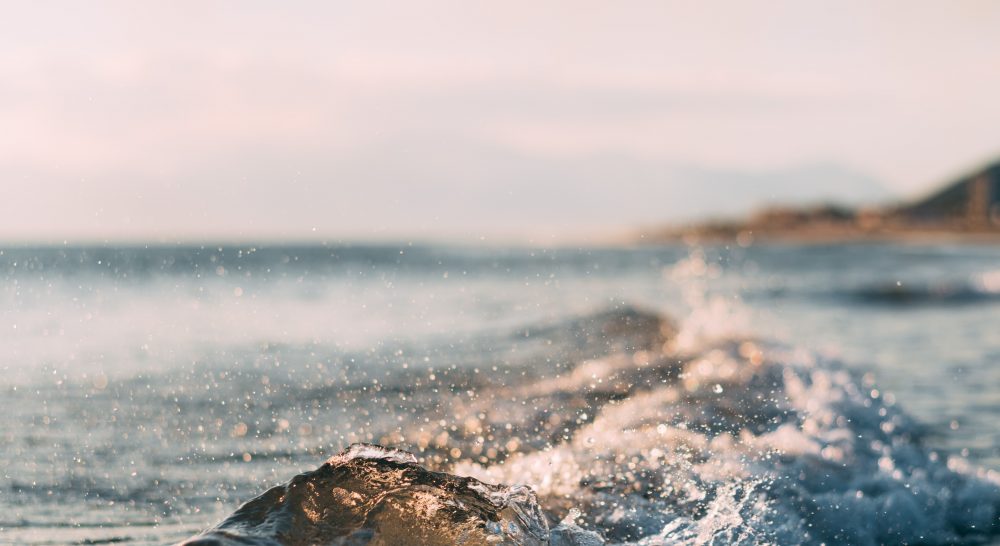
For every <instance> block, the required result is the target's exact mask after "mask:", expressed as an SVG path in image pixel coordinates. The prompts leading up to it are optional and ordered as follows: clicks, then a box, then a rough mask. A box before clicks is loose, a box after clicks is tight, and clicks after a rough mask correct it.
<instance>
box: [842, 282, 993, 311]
mask: <svg viewBox="0 0 1000 546" xmlns="http://www.w3.org/2000/svg"><path fill="white" fill-rule="evenodd" d="M841 295H842V297H844V298H845V299H848V300H851V301H855V302H859V303H863V304H871V305H891V306H897V305H967V304H977V303H995V302H1000V291H994V290H987V289H984V288H983V287H981V286H980V285H978V284H975V283H939V284H924V285H916V286H914V285H909V284H897V283H884V284H874V285H869V286H862V287H860V288H856V289H853V290H849V291H846V292H844V293H842V294H841Z"/></svg>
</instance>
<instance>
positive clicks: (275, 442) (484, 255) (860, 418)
mask: <svg viewBox="0 0 1000 546" xmlns="http://www.w3.org/2000/svg"><path fill="white" fill-rule="evenodd" d="M0 278H2V280H3V282H2V285H0V344H2V347H3V350H2V351H0V370H2V375H0V393H2V394H0V411H2V412H3V413H4V414H5V418H4V419H2V420H0V461H2V468H3V471H2V474H0V480H2V483H0V512H2V515H0V543H4V544H18V545H42V544H47V545H68V544H104V543H115V544H129V545H132V544H170V543H175V542H179V541H182V540H184V539H186V538H188V537H190V536H192V535H195V534H197V533H199V532H200V531H202V530H203V529H206V528H208V527H211V526H213V525H215V524H216V523H218V522H219V521H221V520H223V519H225V518H226V517H227V516H228V515H229V514H231V513H233V511H234V510H236V508H237V507H238V506H239V505H240V504H241V503H243V502H246V501H248V500H250V499H252V498H254V497H256V496H257V495H259V494H261V493H263V492H264V491H265V490H267V489H268V488H269V487H272V486H275V485H278V484H282V483H284V482H287V481H288V480H290V479H291V478H292V477H293V476H295V475H296V474H299V473H302V472H307V471H311V470H313V469H316V468H317V467H319V466H320V465H322V464H323V462H324V461H326V460H327V459H329V458H330V457H331V456H335V455H337V454H338V453H341V452H342V451H343V450H345V449H347V448H348V447H349V446H351V445H352V444H356V443H369V444H379V445H383V446H386V447H390V448H395V449H399V450H404V451H406V452H409V453H410V454H412V459H408V458H406V457H410V455H405V456H404V455H399V456H398V457H397V456H395V455H393V456H392V457H396V458H392V457H390V459H391V461H397V462H398V461H403V462H399V463H398V464H404V463H405V464H411V463H412V464H417V465H420V466H421V467H425V468H427V469H430V470H434V471H437V472H442V473H447V474H448V475H457V476H472V477H474V478H477V479H479V480H482V481H483V482H486V483H490V484H503V485H504V487H508V486H511V487H512V486H515V485H521V486H527V487H528V488H529V489H524V490H522V489H517V491H521V492H522V493H523V494H524V495H527V496H530V497H531V499H529V500H530V502H529V500H524V501H523V502H525V503H528V504H530V505H531V506H532V508H531V510H534V512H532V511H531V510H529V511H528V512H527V513H530V514H536V516H537V518H536V519H539V521H540V522H541V523H540V524H539V525H541V528H545V527H546V526H550V527H552V528H553V529H554V528H555V526H556V524H557V523H558V522H563V523H562V526H563V528H565V529H571V530H572V533H577V535H573V536H578V537H584V538H579V539H578V542H572V540H571V541H570V542H566V543H567V544H569V543H574V544H603V543H606V544H643V545H654V544H735V543H743V544H903V543H906V544H982V543H995V542H996V540H997V538H998V536H1000V474H998V471H1000V247H997V246H988V245H984V246H977V245H971V244H889V243H856V244H829V245H791V244H787V245H786V244H766V245H765V244H755V245H750V246H748V247H746V248H744V247H740V246H736V245H733V246H723V245H715V246H712V245H709V246H691V245H675V246H663V247H654V246H647V247H637V248H599V247H595V248H524V247H516V248H494V247H466V246H446V245H419V244H398V245H393V244H382V245H361V244H356V245H350V244H338V245H319V244H316V245H299V246H289V245H284V246H283V245H277V244H262V245H256V246H255V245H209V246H170V245H165V246H149V247H144V246H133V247H105V246H99V247H69V246H65V247H63V246H56V247H45V248H27V247H7V248H3V249H2V250H0ZM357 449H359V448H355V450H357ZM365 449H369V448H365ZM370 449H371V450H375V449H376V448H370ZM365 453H371V452H365ZM375 453H381V452H375ZM366 456H367V455H366ZM400 457H403V458H400ZM404 459H405V460H404ZM337 460H341V461H347V460H348V459H347V458H344V457H343V456H342V458H341V459H337ZM407 461H409V462H407ZM397 462H393V463H392V464H397ZM344 464H347V463H344ZM352 464H353V463H352ZM345 468H347V467H345ZM351 468H353V467H351ZM442 479H444V478H442ZM463 483H464V482H463ZM497 491H501V489H498V490H497ZM502 491H506V492H510V491H514V489H502ZM528 491H530V495H529V493H528ZM519 494H521V493H519ZM519 498H520V497H519ZM525 498H527V497H525ZM518 502H521V501H518ZM401 506H402V508H401V509H400V510H401V512H400V514H397V516H394V517H397V518H403V519H405V518H408V517H410V516H411V515H412V517H414V518H418V517H419V515H418V514H416V513H414V514H409V515H408V512H407V507H406V504H405V503H403V504H401ZM519 506H520V505H519ZM519 513H520V512H519ZM533 517H535V516H533ZM529 519H531V518H529ZM240 529H241V530H240V531H239V532H245V533H248V535H247V536H254V535H253V533H258V532H263V531H261V530H260V529H256V530H254V529H252V528H251V526H249V525H244V526H242V527H240ZM288 532H289V533H292V535H290V536H294V533H295V532H296V530H295V529H294V528H293V529H291V530H290V531H288ZM506 532H507V531H505V530H504V529H500V530H499V531H497V533H499V534H498V535H497V536H498V537H500V536H501V535H502V537H503V540H506V541H507V542H503V541H502V540H501V539H500V538H498V539H497V543H524V544H528V543H534V542H530V541H529V540H527V539H524V541H521V542H518V540H520V539H516V538H511V536H513V535H510V536H508V535H507V534H504V533H506ZM553 532H554V531H553ZM572 533H570V534H572ZM543 534H544V533H543ZM539 536H542V535H539ZM553 536H555V535H553ZM567 536H569V535H567ZM258 538H259V539H260V540H261V542H257V543H259V544H270V542H266V541H265V540H268V538H267V537H265V536H264V535H260V536H259V537H258ZM248 540H249V539H248ZM300 540H301V541H302V542H301V543H303V544H305V543H308V541H307V539H305V538H301V537H300ZM541 540H544V539H541ZM567 540H569V539H567ZM573 540H577V539H573ZM586 540H590V541H591V542H586ZM247 543H250V542H247ZM274 543H278V542H274ZM285 543H288V544H291V543H296V542H292V541H290V539H289V540H286V542H285ZM470 543H477V542H475V541H472V542H470ZM553 543H555V542H553ZM234 544H235V542H234ZM255 544H256V543H255Z"/></svg>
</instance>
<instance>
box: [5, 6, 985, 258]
mask: <svg viewBox="0 0 1000 546" xmlns="http://www.w3.org/2000/svg"><path fill="white" fill-rule="evenodd" d="M3 11H4V17H3V19H2V21H0V71H2V73H3V77H2V78H0V188H2V196H0V241H8V242H60V241H71V242H73V241H111V242H114V241H131V242H140V241H158V242H170V241H197V240H399V239H406V240H425V239H431V240H433V239H448V240H469V241H481V240H523V241H531V242H545V241H553V240H565V239H574V238H582V239H586V238H593V237H601V236H602V234H603V235H607V234H611V233H616V232H624V231H627V230H629V229H633V228H635V227H636V226H640V225H654V224H659V223H677V222H683V221H688V220H692V219H696V218H702V217H707V216H722V215H738V214H745V213H747V212H748V211H749V210H751V209H752V208H754V207H758V206H761V205H763V204H765V203H771V202H777V203H781V202H803V201H816V200H825V199H834V200H838V201H844V202H849V203H871V202H890V201H894V200H899V199H907V198H912V197H914V196H919V195H921V194H922V193H926V192H928V191H930V190H931V189H932V188H933V187H935V186H936V185H940V184H942V183H943V182H945V181H947V180H948V179H949V178H951V177H954V176H955V175H958V174H962V173H963V172H964V171H966V170H968V169H971V168H974V167H976V166H977V165H980V164H982V163H984V162H986V161H990V160H992V159H994V158H996V157H997V155H998V154H1000V101H998V100H997V97H1000V70H997V67H998V66H1000V33H998V32H997V31H996V29H997V28H1000V3H997V2H992V1H989V0H984V1H971V0H965V1H962V0H959V1H954V2H937V1H932V2H925V1H912V0H911V1H882V2H867V1H839V2H816V1H811V0H794V1H761V2H736V1H734V2H717V1H706V2H669V1H655V2H642V1H621V2H590V1H586V0H576V1H550V2H521V1H511V0H506V1H503V2H438V1H427V2H381V1H365V2H350V3H348V2H326V1H324V2H253V1H240V2H212V1H197V2H185V1H170V2H130V1H125V2H47V1H33V2H5V6H4V9H3Z"/></svg>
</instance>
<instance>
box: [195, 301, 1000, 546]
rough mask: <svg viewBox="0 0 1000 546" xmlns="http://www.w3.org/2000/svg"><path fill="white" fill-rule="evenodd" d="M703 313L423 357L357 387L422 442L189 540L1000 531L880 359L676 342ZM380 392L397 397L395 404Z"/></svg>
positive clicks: (606, 316)
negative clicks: (474, 359)
mask: <svg viewBox="0 0 1000 546" xmlns="http://www.w3.org/2000/svg"><path fill="white" fill-rule="evenodd" d="M703 319H704V317H701V318H700V319H699V321H702V320H703ZM687 330H688V329H687V328H686V327H684V326H682V327H681V328H679V329H678V328H677V327H675V326H674V325H673V323H672V322H670V321H669V320H667V319H665V318H664V317H662V316H659V315H657V314H654V313H649V312H645V311H642V310H639V309H634V308H624V309H616V310H610V311H604V312H601V313H597V314H594V315H590V316H585V317H579V318H578V319H573V320H569V321H566V322H563V323H557V324H550V325H546V326H540V327H536V328H530V329H527V330H518V331H517V332H518V333H516V334H514V335H513V337H512V339H515V338H516V339H518V340H521V341H519V342H523V343H528V344H531V345H532V346H537V347H549V348H550V349H549V350H544V351H543V350H538V351H535V352H533V353H531V354H532V355H535V356H534V357H531V358H528V357H525V358H521V359H518V360H504V359H501V360H499V361H497V363H496V364H495V365H493V366H492V367H490V368H486V367H484V368H483V369H479V368H478V367H476V368H472V367H453V368H451V369H449V370H448V373H447V374H444V373H442V372H441V371H440V370H438V371H437V372H436V373H437V377H435V375H434V373H435V372H433V371H432V370H431V371H429V370H427V369H420V368H419V367H416V366H414V367H410V368H407V369H403V370H398V371H396V372H394V373H393V374H391V376H389V377H387V378H385V379H380V383H379V384H378V388H377V390H354V391H352V394H350V395H343V394H341V395H342V396H345V397H344V398H342V399H341V401H342V403H344V404H348V406H347V407H351V408H354V410H355V411H366V412H371V414H374V413H375V412H374V410H372V409H371V408H375V407H382V408H383V410H384V411H385V414H386V415H387V416H391V417H394V418H389V417H387V418H386V419H383V420H379V419H376V418H374V417H371V418H370V419H369V422H370V424H369V428H370V429H369V430H368V437H370V438H372V439H374V440H376V441H378V442H379V443H383V444H391V445H393V446H397V447H399V448H401V449H406V450H407V451H410V452H412V453H413V455H411V454H409V453H406V452H403V451H398V450H395V449H388V448H379V447H374V446H361V445H358V446H353V447H351V448H349V449H348V450H347V451H345V452H344V453H342V454H340V455H336V456H334V457H332V458H331V459H330V460H329V461H327V463H326V464H324V465H323V466H321V467H320V468H319V469H317V470H315V471H313V472H309V473H306V474H303V475H300V476H298V477H296V478H294V479H292V480H291V481H290V482H289V483H288V484H286V485H283V486H279V487H277V488H275V489H272V490H270V491H268V492H266V493H264V494H263V495H261V496H260V497H258V498H256V499H254V500H252V501H250V502H248V503H247V504H245V505H244V506H243V507H241V508H240V509H238V510H237V511H236V512H235V513H233V514H232V515H231V516H230V517H229V518H227V519H226V520H225V521H223V522H222V523H220V524H219V525H218V526H216V527H215V528H213V529H210V530H209V531H207V532H206V533H205V534H204V535H202V536H201V537H199V538H196V539H192V541H191V542H188V543H187V544H188V545H192V546H193V545H195V544H197V545H199V546H209V545H226V546H229V545H236V544H254V545H297V544H403V543H408V544H525V545H528V544H563V545H569V544H576V545H588V546H589V545H599V544H633V545H644V546H652V545H659V544H852V545H868V544H871V545H874V544H883V543H907V544H956V543H957V544H976V543H982V542H985V541H987V540H989V539H990V537H993V536H995V535H997V534H1000V519H998V515H1000V477H998V476H997V475H996V473H995V472H991V471H985V470H981V469H977V468H974V467H972V466H970V465H969V464H968V463H967V462H965V460H964V459H961V458H955V457H946V456H943V455H940V454H939V453H937V452H936V451H934V450H933V449H932V448H930V447H929V446H927V445H925V444H924V442H923V440H922V438H923V436H924V427H923V426H922V425H921V424H920V423H917V422H915V421H914V419H912V418H911V417H910V416H909V415H908V414H907V413H906V412H905V411H903V410H902V409H901V408H900V407H899V405H897V403H896V400H895V399H894V398H893V396H892V395H891V394H887V393H883V392H881V391H880V390H879V388H878V387H877V386H876V385H875V384H874V381H873V379H872V377H871V376H870V375H866V374H861V373H860V372H858V371H855V370H853V369H851V368H849V367H846V366H844V365H842V364H841V363H839V362H837V361H833V360H830V359H827V358H824V357H823V356H821V355H819V354H816V353H814V352H810V351H805V350H800V349H796V348H792V347H788V346H785V345H782V344H778V343H773V342H769V341H764V340H757V339H751V338H746V337H740V338H730V339H722V340H715V341H712V342H704V343H701V344H700V345H699V344H696V343H694V342H692V341H688V342H684V343H678V339H679V338H684V335H685V332H686V331H687ZM567 346H569V347H576V349H577V350H576V351H575V352H573V351H566V350H564V349H565V348H566V347H567ZM553 347H554V348H553ZM559 355H574V356H573V357H566V356H563V357H560V356H559ZM428 374H430V375H428ZM428 377H429V378H430V380H428ZM356 384H357V382H355V385H356ZM345 392H346V391H345ZM376 392H377V393H378V394H379V396H384V395H385V393H393V394H394V396H395V397H396V398H393V400H397V402H394V404H395V405H392V406H391V407H383V406H387V403H385V402H384V401H379V400H378V397H376V396H375V393H376ZM365 393H367V394H368V395H370V396H372V398H371V399H370V400H367V401H366V400H365V399H364V394H365ZM401 415H402V416H405V417H403V418H401V417H399V416H401ZM488 484H508V485H488ZM401 537H405V538H401Z"/></svg>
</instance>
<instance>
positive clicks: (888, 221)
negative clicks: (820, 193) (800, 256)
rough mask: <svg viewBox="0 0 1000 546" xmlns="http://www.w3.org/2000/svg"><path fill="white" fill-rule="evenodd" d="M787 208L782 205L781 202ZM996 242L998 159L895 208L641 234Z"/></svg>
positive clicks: (799, 210) (826, 210)
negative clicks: (932, 239) (959, 239)
mask: <svg viewBox="0 0 1000 546" xmlns="http://www.w3.org/2000/svg"><path fill="white" fill-rule="evenodd" d="M786 203H787V201H786ZM927 236H930V237H941V236H947V237H975V238H983V237H985V238H988V239H989V240H998V238H1000V160H998V161H994V162H993V163H990V164H988V165H986V166H984V167H982V168H979V169H975V170H973V171H971V172H970V173H968V174H967V175H964V176H962V177H960V178H959V179H958V180H954V181H951V182H949V183H947V184H945V185H944V186H943V187H942V188H941V189H939V190H937V191H935V192H933V193H931V194H930V195H928V196H927V197H925V198H922V199H919V200H916V201H913V202H910V203H903V204H900V205H893V206H878V205H877V204H876V203H869V204H868V205H867V206H862V207H852V206H845V204H843V201H840V202H838V201H835V200H830V201H829V202H828V203H826V204H818V205H815V204H814V205H811V206H801V205H788V204H771V205H769V206H766V207H761V208H758V209H757V212H756V213H754V214H753V215H752V216H750V217H749V218H748V219H746V220H721V221H720V220H715V221H704V222H700V223H695V224H692V225H689V226H686V227H681V228H676V227H675V228H669V227H667V228H663V229H661V230H659V231H648V232H644V233H642V235H641V237H640V239H641V240H645V241H660V240H672V239H677V238H691V237H694V238H707V239H721V240H729V239H735V240H736V241H737V242H740V244H744V243H747V244H748V243H749V242H750V241H753V240H754V239H760V238H763V239H792V240H799V241H829V240H851V239H866V238H897V237H906V238H914V237H927Z"/></svg>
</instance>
